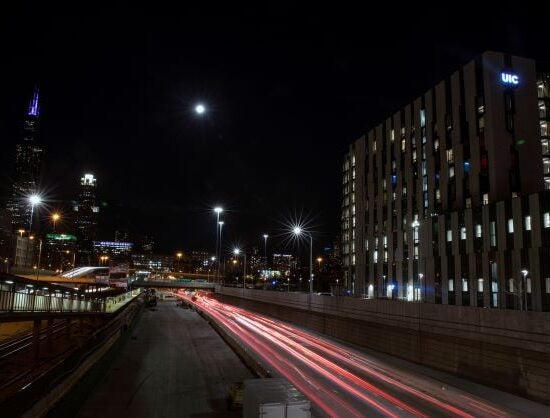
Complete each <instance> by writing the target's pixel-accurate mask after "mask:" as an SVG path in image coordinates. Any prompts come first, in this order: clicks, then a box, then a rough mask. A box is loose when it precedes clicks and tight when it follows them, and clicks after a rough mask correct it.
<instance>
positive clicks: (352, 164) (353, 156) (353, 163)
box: [351, 155, 355, 167]
mask: <svg viewBox="0 0 550 418" xmlns="http://www.w3.org/2000/svg"><path fill="white" fill-rule="evenodd" d="M351 166H352V167H354V166H355V155H352V156H351Z"/></svg>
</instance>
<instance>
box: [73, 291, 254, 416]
mask: <svg viewBox="0 0 550 418" xmlns="http://www.w3.org/2000/svg"><path fill="white" fill-rule="evenodd" d="M253 377H254V376H252V374H251V372H250V371H249V370H248V369H247V368H246V367H245V366H244V365H243V364H242V362H241V361H240V359H239V358H238V357H237V355H236V354H235V353H234V352H233V351H232V350H231V349H230V348H229V347H228V346H227V345H226V344H225V342H224V341H223V340H222V339H221V337H220V336H219V335H218V334H217V333H216V332H215V331H214V330H213V329H212V327H211V326H210V325H209V324H208V323H207V322H206V321H205V320H204V319H203V318H202V317H200V316H199V315H198V314H197V313H196V312H195V311H193V310H190V309H182V308H180V307H177V306H176V302H175V299H168V300H166V301H159V303H158V305H157V307H156V308H154V309H145V311H144V313H143V315H142V316H141V318H140V320H139V323H138V324H137V326H136V327H135V328H134V329H133V330H132V336H131V337H130V338H129V339H128V340H127V341H126V343H124V345H123V346H122V347H121V348H120V350H119V351H118V352H117V354H116V357H115V358H114V360H113V361H112V362H111V363H110V365H109V366H108V368H107V369H106V373H104V375H103V377H102V378H101V379H100V380H99V383H98V384H97V385H95V386H92V387H89V388H87V390H88V393H89V394H88V397H87V399H86V400H85V401H84V402H83V404H82V406H81V407H80V410H79V412H78V414H77V415H78V416H80V417H90V418H91V417H94V418H95V417H102V418H110V417H113V418H114V417H116V418H120V417H132V418H140V417H163V418H164V417H231V416H239V415H238V414H239V413H238V412H231V411H227V396H228V395H229V390H230V387H231V385H232V384H233V383H234V382H242V381H243V380H244V379H249V378H253Z"/></svg>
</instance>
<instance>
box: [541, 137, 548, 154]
mask: <svg viewBox="0 0 550 418" xmlns="http://www.w3.org/2000/svg"><path fill="white" fill-rule="evenodd" d="M540 142H541V145H542V153H543V154H550V144H549V141H548V139H542V140H541V141H540Z"/></svg>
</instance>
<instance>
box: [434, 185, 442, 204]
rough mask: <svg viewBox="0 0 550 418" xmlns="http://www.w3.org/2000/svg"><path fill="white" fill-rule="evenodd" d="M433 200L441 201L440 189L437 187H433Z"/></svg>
mask: <svg viewBox="0 0 550 418" xmlns="http://www.w3.org/2000/svg"><path fill="white" fill-rule="evenodd" d="M435 201H436V202H437V203H441V191H440V190H439V188H437V189H435Z"/></svg>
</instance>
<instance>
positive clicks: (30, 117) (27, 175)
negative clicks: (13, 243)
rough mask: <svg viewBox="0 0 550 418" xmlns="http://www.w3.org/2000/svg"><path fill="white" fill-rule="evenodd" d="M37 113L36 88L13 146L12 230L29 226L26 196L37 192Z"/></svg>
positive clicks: (39, 161)
mask: <svg viewBox="0 0 550 418" xmlns="http://www.w3.org/2000/svg"><path fill="white" fill-rule="evenodd" d="M39 115H40V104H39V90H38V88H35V89H34V92H33V96H32V99H31V102H30V104H29V109H28V111H27V115H26V117H25V121H24V125H23V139H22V141H20V142H19V143H18V144H16V146H15V170H14V176H13V187H12V196H11V199H10V201H9V202H8V205H7V206H8V207H7V209H8V211H9V213H10V215H11V223H12V226H13V228H14V229H15V230H17V229H18V228H24V229H26V228H27V227H28V226H29V221H30V216H31V206H30V203H29V197H30V196H31V195H32V194H34V193H37V192H38V190H37V189H38V184H39V179H40V169H41V166H42V157H43V154H44V150H43V148H42V147H41V145H40V144H39V142H38V122H39Z"/></svg>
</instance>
